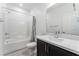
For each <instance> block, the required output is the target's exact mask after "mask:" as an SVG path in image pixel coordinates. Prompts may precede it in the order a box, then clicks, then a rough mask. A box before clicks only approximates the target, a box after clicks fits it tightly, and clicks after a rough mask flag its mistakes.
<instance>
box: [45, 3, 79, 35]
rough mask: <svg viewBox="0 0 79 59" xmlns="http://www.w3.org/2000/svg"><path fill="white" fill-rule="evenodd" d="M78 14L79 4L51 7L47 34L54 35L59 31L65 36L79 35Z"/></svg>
mask: <svg viewBox="0 0 79 59" xmlns="http://www.w3.org/2000/svg"><path fill="white" fill-rule="evenodd" d="M78 13H79V4H78V3H60V4H58V5H57V4H56V6H52V7H50V8H49V9H48V10H47V19H46V22H47V23H46V29H47V33H54V32H55V31H57V30H58V31H60V32H61V33H65V34H71V35H79V14H78ZM56 26H58V27H57V28H56Z"/></svg>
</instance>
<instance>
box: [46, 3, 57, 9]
mask: <svg viewBox="0 0 79 59" xmlns="http://www.w3.org/2000/svg"><path fill="white" fill-rule="evenodd" d="M55 4H56V3H49V5H48V7H47V8H50V7H51V6H53V5H55Z"/></svg>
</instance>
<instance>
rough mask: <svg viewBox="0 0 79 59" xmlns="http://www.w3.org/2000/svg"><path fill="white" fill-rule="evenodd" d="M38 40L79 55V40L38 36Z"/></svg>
mask: <svg viewBox="0 0 79 59" xmlns="http://www.w3.org/2000/svg"><path fill="white" fill-rule="evenodd" d="M36 38H38V39H40V40H42V41H45V42H47V43H49V44H52V45H55V46H58V47H60V48H63V49H65V50H68V51H70V52H73V53H75V54H78V55H79V40H75V39H70V38H69V39H68V38H55V37H54V36H53V35H37V36H36Z"/></svg>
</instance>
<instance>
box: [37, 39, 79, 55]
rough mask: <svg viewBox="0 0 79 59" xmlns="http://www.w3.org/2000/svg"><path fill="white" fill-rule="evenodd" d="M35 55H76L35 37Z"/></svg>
mask: <svg viewBox="0 0 79 59" xmlns="http://www.w3.org/2000/svg"><path fill="white" fill-rule="evenodd" d="M37 56H78V55H77V54H75V53H72V52H70V51H67V50H65V49H63V48H61V47H58V46H55V45H53V44H50V43H47V42H44V41H42V40H40V39H37Z"/></svg>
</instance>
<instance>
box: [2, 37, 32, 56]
mask: <svg viewBox="0 0 79 59" xmlns="http://www.w3.org/2000/svg"><path fill="white" fill-rule="evenodd" d="M30 39H31V38H30V37H28V38H23V39H6V40H5V41H4V46H3V55H5V54H9V53H11V52H13V51H16V50H19V49H22V48H25V47H26V44H27V43H29V42H30Z"/></svg>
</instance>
